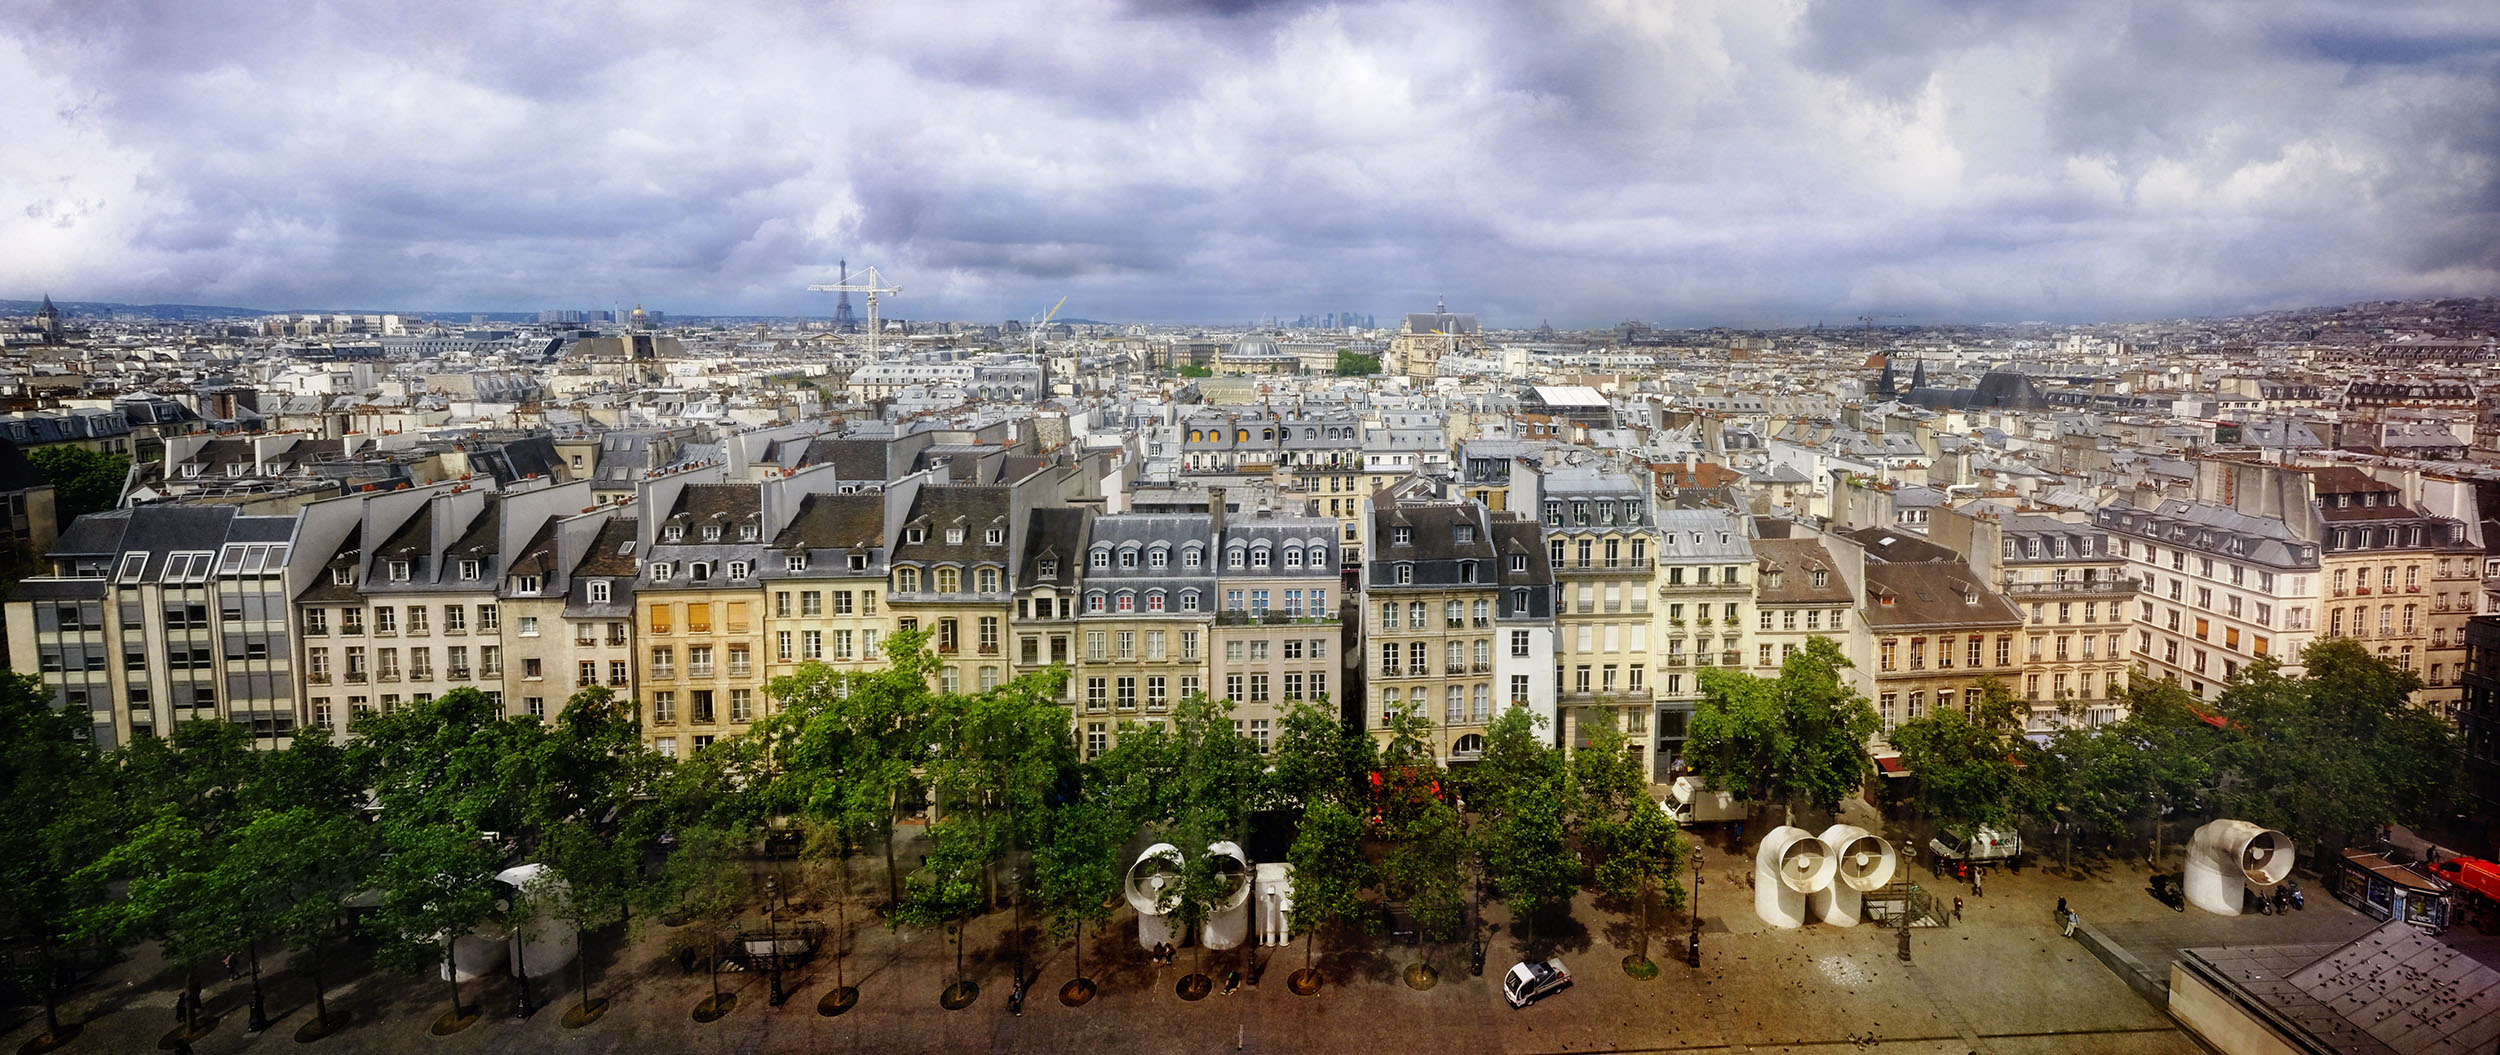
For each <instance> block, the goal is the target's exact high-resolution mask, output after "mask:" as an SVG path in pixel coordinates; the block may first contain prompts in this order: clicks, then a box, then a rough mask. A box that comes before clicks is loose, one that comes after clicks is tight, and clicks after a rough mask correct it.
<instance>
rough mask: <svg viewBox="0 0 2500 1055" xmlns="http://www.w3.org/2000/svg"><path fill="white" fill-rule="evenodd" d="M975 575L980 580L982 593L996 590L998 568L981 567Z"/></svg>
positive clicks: (995, 591)
mask: <svg viewBox="0 0 2500 1055" xmlns="http://www.w3.org/2000/svg"><path fill="white" fill-rule="evenodd" d="M977 575H978V577H979V579H980V581H981V592H982V593H997V592H998V569H996V568H983V569H981V570H980V571H979V572H978V573H977Z"/></svg>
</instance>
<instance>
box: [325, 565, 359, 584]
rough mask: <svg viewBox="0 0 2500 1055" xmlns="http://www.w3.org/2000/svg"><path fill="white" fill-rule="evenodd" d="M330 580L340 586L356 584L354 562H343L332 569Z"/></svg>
mask: <svg viewBox="0 0 2500 1055" xmlns="http://www.w3.org/2000/svg"><path fill="white" fill-rule="evenodd" d="M330 581H331V582H333V583H335V584H337V585H340V586H354V585H356V567H355V566H354V565H352V564H343V565H340V566H339V567H336V568H332V569H330Z"/></svg>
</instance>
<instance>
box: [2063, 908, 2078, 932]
mask: <svg viewBox="0 0 2500 1055" xmlns="http://www.w3.org/2000/svg"><path fill="white" fill-rule="evenodd" d="M2075 922H2076V920H2075V913H2074V910H2072V909H2068V910H2067V911H2066V932H2065V936H2066V937H2069V938H2071V937H2074V936H2075Z"/></svg>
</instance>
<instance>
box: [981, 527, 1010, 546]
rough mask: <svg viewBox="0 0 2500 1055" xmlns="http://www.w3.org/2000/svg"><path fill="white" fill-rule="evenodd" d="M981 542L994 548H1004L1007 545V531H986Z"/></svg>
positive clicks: (1001, 529) (1004, 529)
mask: <svg viewBox="0 0 2500 1055" xmlns="http://www.w3.org/2000/svg"><path fill="white" fill-rule="evenodd" d="M981 541H982V542H985V543H988V544H989V545H992V546H1004V545H1006V544H1007V529H1006V528H1001V527H994V528H991V529H989V530H988V531H984V532H982V533H981Z"/></svg>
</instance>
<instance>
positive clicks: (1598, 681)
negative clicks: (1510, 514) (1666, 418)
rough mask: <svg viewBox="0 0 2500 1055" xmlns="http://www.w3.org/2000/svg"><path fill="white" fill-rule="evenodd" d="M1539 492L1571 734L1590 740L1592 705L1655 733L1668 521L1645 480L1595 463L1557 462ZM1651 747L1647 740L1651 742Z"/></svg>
mask: <svg viewBox="0 0 2500 1055" xmlns="http://www.w3.org/2000/svg"><path fill="white" fill-rule="evenodd" d="M1538 476H1539V479H1538V480H1537V482H1536V486H1535V491H1536V493H1537V495H1538V509H1539V511H1540V512H1541V513H1542V517H1543V521H1544V527H1545V557H1546V563H1547V565H1548V566H1549V568H1550V570H1551V572H1552V574H1553V577H1554V590H1555V598H1554V624H1555V625H1554V663H1555V667H1556V680H1557V682H1558V685H1559V701H1558V704H1557V706H1558V709H1559V712H1560V714H1559V716H1560V718H1561V720H1562V721H1563V722H1564V723H1565V726H1566V728H1565V732H1566V734H1567V735H1566V738H1565V742H1566V743H1568V744H1569V745H1571V747H1573V748H1574V749H1577V748H1578V747H1579V746H1580V745H1583V744H1585V743H1587V742H1588V735H1587V731H1586V729H1587V724H1586V723H1587V719H1588V712H1589V711H1590V710H1593V709H1599V710H1606V711H1610V712H1612V714H1611V715H1610V718H1611V721H1612V724H1613V725H1614V727H1615V728H1617V729H1622V730H1624V731H1626V732H1628V733H1632V734H1635V735H1634V736H1633V741H1634V742H1635V743H1636V744H1643V745H1645V744H1646V743H1647V740H1648V732H1649V726H1650V720H1651V718H1652V717H1653V716H1652V714H1651V710H1652V707H1653V704H1652V702H1651V700H1652V697H1651V695H1650V688H1651V686H1650V682H1649V673H1650V672H1649V669H1648V667H1649V657H1650V649H1649V641H1650V636H1649V635H1650V630H1651V626H1650V622H1651V615H1650V601H1651V600H1652V598H1651V596H1650V592H1651V589H1652V587H1651V583H1652V581H1653V580H1654V577H1655V575H1656V569H1657V566H1658V565H1657V553H1658V550H1659V546H1660V529H1659V528H1658V527H1657V525H1655V524H1654V523H1653V522H1652V513H1653V511H1652V509H1651V508H1650V506H1651V501H1652V500H1651V498H1650V491H1649V487H1648V485H1647V483H1646V482H1645V480H1644V479H1643V478H1642V477H1640V476H1636V475H1634V474H1632V473H1629V472H1624V471H1621V470H1614V469H1602V468H1596V467H1592V466H1565V467H1560V468H1550V469H1546V470H1544V471H1543V472H1541V473H1539V474H1538ZM1644 749H1645V748H1644Z"/></svg>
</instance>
